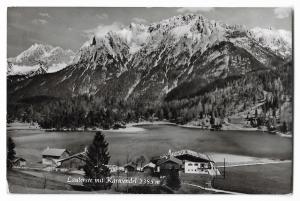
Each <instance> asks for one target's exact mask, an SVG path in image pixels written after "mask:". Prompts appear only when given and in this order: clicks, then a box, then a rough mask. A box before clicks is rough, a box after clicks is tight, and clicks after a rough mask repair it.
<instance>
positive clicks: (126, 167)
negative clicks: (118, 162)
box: [124, 162, 136, 173]
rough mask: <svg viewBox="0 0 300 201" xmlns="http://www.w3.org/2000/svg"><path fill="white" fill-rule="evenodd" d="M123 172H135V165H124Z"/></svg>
mask: <svg viewBox="0 0 300 201" xmlns="http://www.w3.org/2000/svg"><path fill="white" fill-rule="evenodd" d="M124 171H125V173H128V172H134V171H136V164H135V163H133V162H130V163H127V164H125V165H124Z"/></svg>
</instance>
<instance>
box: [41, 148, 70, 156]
mask: <svg viewBox="0 0 300 201" xmlns="http://www.w3.org/2000/svg"><path fill="white" fill-rule="evenodd" d="M65 151H66V152H68V151H67V150H66V149H53V148H47V149H45V150H44V151H43V152H42V155H43V156H61V155H62V154H63V153H64V152H65ZM68 153H69V152H68Z"/></svg>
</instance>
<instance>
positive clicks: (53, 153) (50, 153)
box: [42, 147, 70, 167]
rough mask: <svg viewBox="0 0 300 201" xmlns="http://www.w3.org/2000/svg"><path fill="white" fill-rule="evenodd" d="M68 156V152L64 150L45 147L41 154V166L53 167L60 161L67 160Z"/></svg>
mask: <svg viewBox="0 0 300 201" xmlns="http://www.w3.org/2000/svg"><path fill="white" fill-rule="evenodd" d="M69 156H70V152H69V151H68V150H66V149H54V148H49V147H47V148H46V149H45V150H44V151H43V152H42V164H44V165H50V166H54V167H55V166H57V162H58V161H59V160H60V159H63V158H67V157H69Z"/></svg>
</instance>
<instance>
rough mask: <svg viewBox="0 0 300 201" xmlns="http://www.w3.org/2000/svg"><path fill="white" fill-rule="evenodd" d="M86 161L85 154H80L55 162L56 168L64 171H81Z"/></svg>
mask: <svg viewBox="0 0 300 201" xmlns="http://www.w3.org/2000/svg"><path fill="white" fill-rule="evenodd" d="M85 161H86V152H85V151H84V152H80V153H77V154H74V155H71V156H69V157H66V158H62V159H59V160H57V162H56V165H57V168H61V169H65V170H69V171H70V170H71V171H72V170H82V169H83V166H84V165H85Z"/></svg>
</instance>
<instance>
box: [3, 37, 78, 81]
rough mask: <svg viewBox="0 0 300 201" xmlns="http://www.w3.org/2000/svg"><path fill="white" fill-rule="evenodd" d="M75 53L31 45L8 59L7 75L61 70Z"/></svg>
mask: <svg viewBox="0 0 300 201" xmlns="http://www.w3.org/2000/svg"><path fill="white" fill-rule="evenodd" d="M74 56H75V53H74V52H73V51H72V50H64V49H62V48H61V47H53V46H51V45H48V44H37V43H35V44H33V45H32V46H31V47H29V48H28V49H27V50H25V51H23V52H22V53H20V54H19V55H18V56H16V57H13V58H8V59H7V62H8V72H7V73H8V75H30V76H33V75H36V74H40V73H47V72H48V73H52V72H56V71H59V70H61V69H62V68H64V67H66V66H67V65H68V64H70V63H71V62H72V61H73V58H74Z"/></svg>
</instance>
